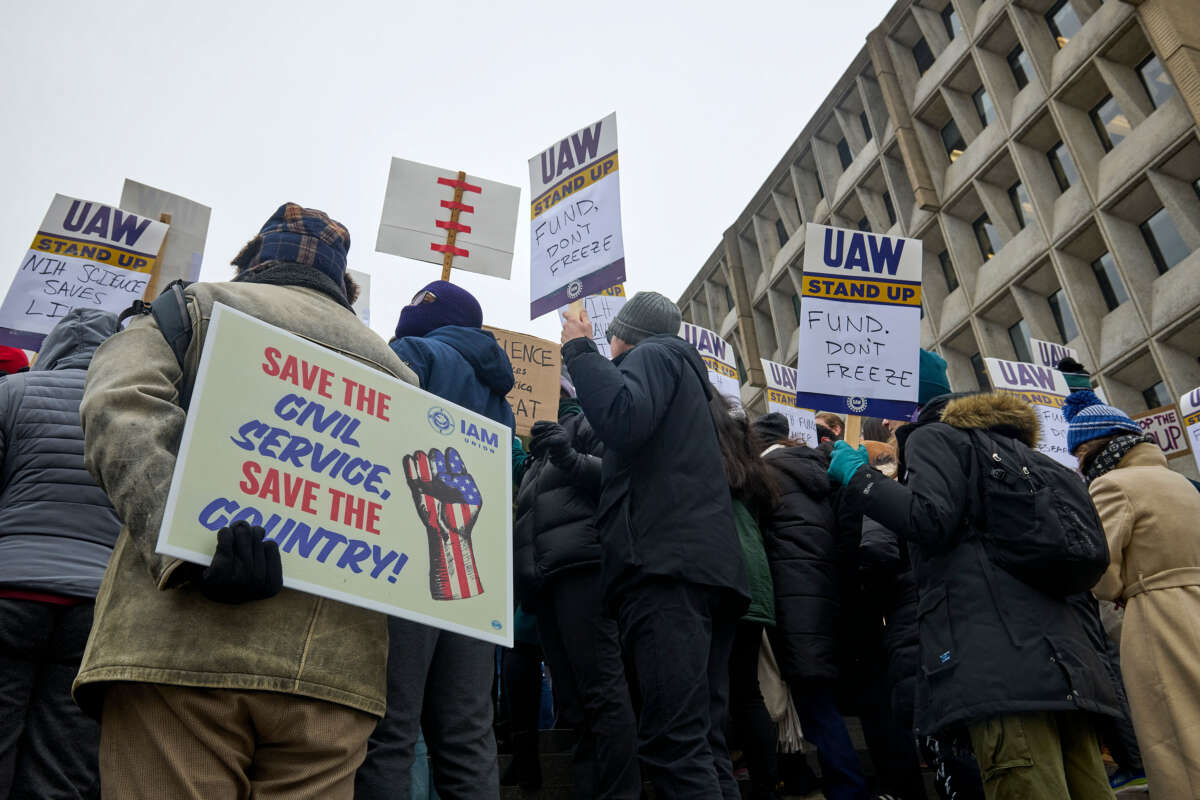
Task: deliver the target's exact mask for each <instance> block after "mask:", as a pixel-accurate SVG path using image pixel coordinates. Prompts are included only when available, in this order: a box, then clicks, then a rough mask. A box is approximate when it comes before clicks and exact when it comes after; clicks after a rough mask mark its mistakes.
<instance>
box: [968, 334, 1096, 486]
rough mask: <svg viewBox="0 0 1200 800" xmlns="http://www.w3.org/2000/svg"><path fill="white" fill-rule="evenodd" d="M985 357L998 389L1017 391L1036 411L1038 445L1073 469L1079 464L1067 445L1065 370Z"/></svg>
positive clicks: (1009, 392) (1011, 392)
mask: <svg viewBox="0 0 1200 800" xmlns="http://www.w3.org/2000/svg"><path fill="white" fill-rule="evenodd" d="M984 360H985V362H986V363H987V371H988V376H989V377H991V379H992V386H994V387H995V388H996V391H998V392H1006V393H1008V394H1015V395H1017V396H1018V397H1020V398H1022V399H1023V400H1024V401H1025V402H1027V403H1029V404H1030V405H1031V406H1033V409H1034V411H1036V412H1037V415H1038V427H1039V429H1040V430H1039V434H1038V442H1037V449H1038V450H1040V451H1041V452H1043V453H1045V454H1046V455H1048V456H1050V457H1051V458H1053V459H1054V460H1055V461H1057V462H1058V463H1060V464H1062V465H1064V466H1067V467H1070V468H1071V469H1075V468H1076V467H1077V466H1079V461H1078V460H1077V459H1076V458H1075V456H1073V455H1071V451H1070V450H1068V449H1067V427H1068V426H1067V421H1066V420H1065V419H1063V414H1062V408H1063V403H1064V401H1066V399H1067V395H1068V394H1070V392H1071V390H1070V389H1069V388H1067V380H1066V378H1064V377H1063V374H1062V373H1061V372H1059V371H1058V370H1056V369H1054V368H1053V367H1043V366H1040V365H1037V364H1026V363H1025V362H1023V361H1003V360H1001V359H999V358H988V359H984Z"/></svg>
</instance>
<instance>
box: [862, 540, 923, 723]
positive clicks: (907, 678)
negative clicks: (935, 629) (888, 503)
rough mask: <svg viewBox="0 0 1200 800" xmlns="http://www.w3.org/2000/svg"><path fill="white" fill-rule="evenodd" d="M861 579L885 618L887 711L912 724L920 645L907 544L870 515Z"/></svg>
mask: <svg viewBox="0 0 1200 800" xmlns="http://www.w3.org/2000/svg"><path fill="white" fill-rule="evenodd" d="M859 563H860V568H861V578H862V583H863V586H864V588H865V589H866V594H867V596H869V597H871V598H872V599H873V600H874V603H875V608H876V609H877V610H878V612H879V614H880V615H881V616H882V617H883V619H884V620H885V621H886V623H887V624H886V625H885V626H884V628H883V646H884V649H885V651H886V653H887V660H888V664H887V683H888V690H889V692H890V693H891V702H892V712H893V714H894V715H895V716H896V718H897V720H898V721H901V722H902V723H903V724H904V725H905V726H911V725H912V717H913V698H914V696H915V695H916V684H917V670H918V667H919V664H920V656H919V652H920V648H919V639H918V634H917V581H916V579H915V578H914V577H913V573H912V567H911V565H910V564H909V560H908V547H907V545H906V543H905V542H903V541H901V540H900V538H899V537H898V536H896V534H894V533H892V532H891V531H889V530H888V529H887V528H885V527H883V526H882V525H880V524H879V523H878V522H876V521H875V520H873V519H865V520H863V530H862V543H861V544H860V545H859Z"/></svg>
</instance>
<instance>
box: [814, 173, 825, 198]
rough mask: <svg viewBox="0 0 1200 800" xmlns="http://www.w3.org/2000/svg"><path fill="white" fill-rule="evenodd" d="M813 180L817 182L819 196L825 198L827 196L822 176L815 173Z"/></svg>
mask: <svg viewBox="0 0 1200 800" xmlns="http://www.w3.org/2000/svg"><path fill="white" fill-rule="evenodd" d="M813 180H815V181H816V182H817V196H818V197H824V196H825V187H824V186H822V185H821V176H820V175H818V174H817V173H815V172H814V173H813Z"/></svg>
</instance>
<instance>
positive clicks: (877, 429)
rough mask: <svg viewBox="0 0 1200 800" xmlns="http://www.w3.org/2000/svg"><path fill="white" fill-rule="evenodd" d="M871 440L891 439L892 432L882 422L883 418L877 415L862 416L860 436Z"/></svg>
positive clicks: (882, 440) (883, 440)
mask: <svg viewBox="0 0 1200 800" xmlns="http://www.w3.org/2000/svg"><path fill="white" fill-rule="evenodd" d="M861 438H863V439H866V440H867V441H871V442H890V441H891V440H892V432H891V431H889V430H888V429H887V427H886V426H885V425H884V424H883V420H881V419H879V418H878V417H863V418H862V437H861Z"/></svg>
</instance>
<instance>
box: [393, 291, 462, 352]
mask: <svg viewBox="0 0 1200 800" xmlns="http://www.w3.org/2000/svg"><path fill="white" fill-rule="evenodd" d="M427 293H428V294H429V295H432V296H433V299H432V300H430V301H429V302H421V300H422V298H424V297H425V296H426V294H427ZM413 300H414V301H416V302H415V303H414V304H413V305H408V306H405V307H404V309H403V310H402V311H401V312H400V321H399V322H397V323H396V338H397V339H401V338H403V337H405V336H424V335H425V334H427V333H429V332H430V331H432V330H436V329H437V328H443V327H445V326H447V325H457V326H459V327H462V328H481V327H483V309H482V308H480V307H479V301H478V300H476V299H475V297H474V296H473V295H472V294H471V293H470V292H468V291H467V290H466V289H464V288H462V287H461V286H455V285H454V284H453V283H450V282H449V281H434V282H433V283H430V284H428V285H426V286H425V288H423V289H421V290H420V291H419V292H417V294H416V296H415V297H414V298H413Z"/></svg>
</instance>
